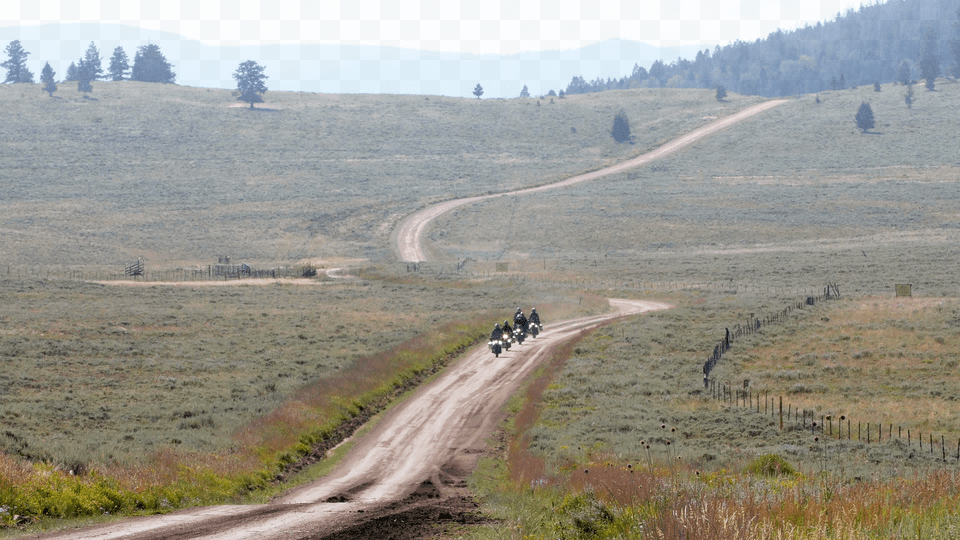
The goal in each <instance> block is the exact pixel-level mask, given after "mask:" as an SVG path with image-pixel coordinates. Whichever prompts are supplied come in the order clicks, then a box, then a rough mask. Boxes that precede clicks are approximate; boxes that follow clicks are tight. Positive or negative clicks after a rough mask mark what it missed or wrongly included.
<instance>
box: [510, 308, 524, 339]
mask: <svg viewBox="0 0 960 540" xmlns="http://www.w3.org/2000/svg"><path fill="white" fill-rule="evenodd" d="M513 326H514V327H515V328H519V329H521V330H522V331H523V332H524V333H526V332H527V318H526V317H524V316H523V310H521V309H520V308H517V313H516V314H515V315H514V316H513Z"/></svg>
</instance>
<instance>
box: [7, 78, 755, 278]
mask: <svg viewBox="0 0 960 540" xmlns="http://www.w3.org/2000/svg"><path fill="white" fill-rule="evenodd" d="M265 99H266V102H265V103H264V104H262V105H261V106H259V107H258V108H257V109H255V110H248V109H245V108H243V107H242V106H239V105H242V104H241V103H240V102H238V101H236V99H235V98H234V97H233V96H232V95H231V93H230V92H229V91H227V90H213V89H205V88H188V87H180V86H173V85H157V84H148V83H136V82H129V81H123V82H98V83H97V84H95V85H94V91H93V93H92V94H91V99H84V98H83V97H82V96H81V95H80V94H79V93H78V92H76V90H75V88H74V87H72V86H71V85H61V89H60V90H59V91H58V92H57V93H56V94H55V97H54V98H50V97H48V96H47V95H46V94H45V93H43V92H41V91H40V85H4V86H3V87H0V100H3V102H4V104H5V107H4V111H3V112H2V113H0V119H2V122H0V136H2V137H3V139H4V140H5V141H6V142H5V144H4V145H3V147H2V148H0V164H2V167H0V231H2V232H3V236H2V237H0V263H2V264H3V265H4V266H6V265H11V264H12V265H34V266H77V267H85V268H90V267H113V268H117V267H119V266H121V265H122V264H124V263H129V262H130V261H131V260H136V258H137V257H138V256H141V255H142V256H143V257H144V258H145V259H146V261H147V264H148V265H151V266H155V267H156V266H160V267H162V266H169V265H196V264H210V263H211V262H215V261H216V260H217V256H218V255H231V256H233V257H234V260H235V261H239V262H248V263H251V262H253V263H262V264H267V263H272V262H276V261H280V262H290V261H300V260H303V259H318V258H332V257H347V258H362V259H384V258H390V257H392V255H391V248H390V245H389V236H390V233H391V232H392V229H393V226H394V225H396V223H397V222H398V221H399V220H400V219H401V218H403V217H405V216H406V215H408V214H409V213H411V212H412V211H414V210H417V209H419V208H421V207H423V206H424V205H426V204H429V203H431V202H436V201H440V200H446V199H450V198H453V197H464V196H470V195H478V194H484V193H489V192H497V191H504V190H509V189H515V188H519V187H529V186H532V185H539V184H543V183H548V182H552V181H556V180H559V179H563V178H565V177H567V176H570V175H573V174H576V173H580V172H584V171H587V170H593V169H596V168H599V167H601V166H603V165H605V164H609V163H613V162H616V161H619V160H622V159H625V158H628V157H632V156H634V155H637V154H639V153H641V152H642V151H645V150H649V149H650V148H653V147H655V146H656V145H657V144H658V143H659V142H662V141H665V140H668V139H671V138H673V137H675V136H677V135H679V134H681V133H684V132H687V131H689V130H691V129H693V128H696V127H698V126H700V125H702V124H705V123H707V122H708V121H709V120H711V119H712V118H715V117H719V116H723V115H726V114H730V113H733V112H736V111H737V110H739V109H741V108H743V107H745V106H748V105H750V104H753V103H757V102H759V101H760V99H759V98H755V97H731V98H730V99H729V100H728V101H727V102H725V103H718V102H717V101H716V100H715V99H713V97H712V95H711V93H710V92H708V91H706V90H683V91H673V90H671V91H667V90H635V91H629V92H627V93H620V94H611V95H608V94H607V93H602V94H592V95H583V96H572V97H570V98H564V99H559V98H547V99H543V100H541V99H538V98H527V99H520V98H517V99H511V100H477V99H459V98H446V97H436V96H380V95H324V94H310V93H297V92H276V93H274V92H269V93H267V94H266V96H265ZM620 108H623V109H625V110H626V111H627V113H628V115H629V116H630V118H631V119H632V121H633V123H634V126H635V127H634V132H635V134H636V136H635V141H634V143H635V144H626V145H625V144H617V143H615V142H614V141H613V139H612V138H611V137H610V135H609V130H610V129H611V126H612V123H613V117H614V115H615V113H616V112H617V110H618V109H620Z"/></svg>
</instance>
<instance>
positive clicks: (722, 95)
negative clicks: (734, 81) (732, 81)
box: [717, 84, 727, 101]
mask: <svg viewBox="0 0 960 540" xmlns="http://www.w3.org/2000/svg"><path fill="white" fill-rule="evenodd" d="M726 97H727V89H726V87H724V86H723V85H722V84H721V85H720V86H718V87H717V101H723V100H724V99H726Z"/></svg>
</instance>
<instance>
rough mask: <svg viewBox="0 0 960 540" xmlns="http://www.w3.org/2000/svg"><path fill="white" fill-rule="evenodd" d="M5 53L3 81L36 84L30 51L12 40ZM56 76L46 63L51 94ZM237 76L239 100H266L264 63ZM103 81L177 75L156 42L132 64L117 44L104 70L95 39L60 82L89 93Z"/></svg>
mask: <svg viewBox="0 0 960 540" xmlns="http://www.w3.org/2000/svg"><path fill="white" fill-rule="evenodd" d="M5 52H6V53H7V60H6V61H5V62H3V63H0V67H3V68H4V69H6V70H7V75H6V79H5V80H4V81H3V82H4V83H33V82H34V80H33V72H31V71H30V69H28V68H27V57H28V56H30V53H29V52H27V51H26V50H24V48H23V46H22V45H21V44H20V40H13V41H11V42H10V44H9V45H7V48H6V49H5ZM56 75H57V74H56V72H55V71H54V70H53V68H51V67H50V62H46V63H44V65H43V69H42V70H41V72H40V82H41V83H42V84H43V91H44V92H48V93H49V94H50V96H51V97H52V96H53V93H54V92H56V91H57V80H56ZM233 78H234V79H236V81H237V90H236V92H234V95H235V96H237V99H239V100H240V101H245V102H247V103H249V104H250V107H251V108H253V104H254V103H261V102H263V97H262V96H263V94H264V93H265V92H266V91H267V87H266V84H264V81H266V79H267V78H268V77H267V75H266V74H264V68H263V66H260V65H259V64H257V63H256V62H254V61H253V60H248V61H246V62H243V63H241V64H240V66H239V67H238V68H237V71H236V72H235V73H234V74H233ZM100 80H103V81H107V80H108V81H124V80H129V81H139V82H150V83H163V84H174V83H175V82H176V80H177V75H176V73H174V72H173V66H172V65H171V64H170V62H168V61H167V58H166V57H165V56H164V55H163V53H162V52H161V51H160V47H159V46H157V45H156V44H153V43H149V44H147V45H143V46H141V47H139V48H137V52H136V54H135V55H134V57H133V65H132V66H131V65H130V60H129V57H128V56H127V53H126V51H124V50H123V47H117V48H116V49H114V50H113V55H112V56H111V57H110V64H109V65H108V66H107V69H106V71H104V69H103V61H102V59H101V57H100V50H99V49H98V48H97V46H96V44H94V42H92V41H91V42H90V46H89V47H87V50H86V52H85V53H84V55H83V56H82V57H80V59H79V60H78V61H76V62H71V63H70V67H68V68H67V73H66V75H65V77H64V78H63V80H62V81H60V82H61V83H66V82H76V83H77V90H78V91H80V92H82V93H83V95H84V96H86V95H87V94H88V93H90V92H92V91H93V85H92V84H91V83H92V82H93V81H100Z"/></svg>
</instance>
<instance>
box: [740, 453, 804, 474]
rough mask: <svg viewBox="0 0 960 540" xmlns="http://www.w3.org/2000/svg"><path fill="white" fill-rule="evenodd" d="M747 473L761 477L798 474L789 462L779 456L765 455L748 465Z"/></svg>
mask: <svg viewBox="0 0 960 540" xmlns="http://www.w3.org/2000/svg"><path fill="white" fill-rule="evenodd" d="M747 472H748V473H750V474H757V475H761V476H793V475H795V474H797V471H796V469H794V468H793V466H792V465H790V463H788V462H787V460H785V459H783V458H782V457H780V456H779V455H777V454H765V455H762V456H760V457H758V458H757V459H755V460H753V461H752V462H751V463H750V464H749V465H747Z"/></svg>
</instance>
